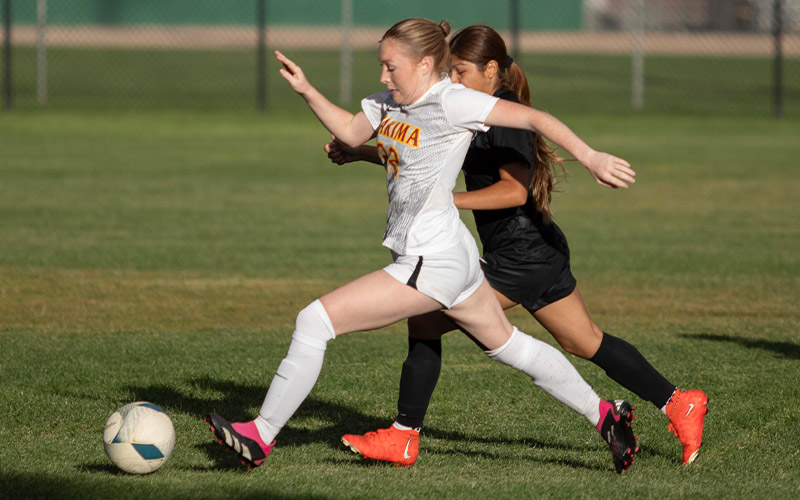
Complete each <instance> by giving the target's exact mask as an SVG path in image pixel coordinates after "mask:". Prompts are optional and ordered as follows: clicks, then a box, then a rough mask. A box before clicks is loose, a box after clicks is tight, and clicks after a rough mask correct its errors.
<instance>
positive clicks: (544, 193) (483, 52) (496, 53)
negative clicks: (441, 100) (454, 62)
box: [450, 24, 566, 222]
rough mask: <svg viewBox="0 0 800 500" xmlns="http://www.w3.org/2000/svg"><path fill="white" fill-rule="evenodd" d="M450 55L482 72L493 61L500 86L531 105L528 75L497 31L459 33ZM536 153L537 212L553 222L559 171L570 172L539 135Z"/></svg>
mask: <svg viewBox="0 0 800 500" xmlns="http://www.w3.org/2000/svg"><path fill="white" fill-rule="evenodd" d="M450 53H451V54H452V55H454V56H456V57H458V58H459V59H463V60H465V61H469V62H471V63H473V64H475V65H476V66H477V67H478V69H479V70H481V71H483V70H484V69H485V68H486V65H487V64H488V63H489V61H492V60H493V61H495V62H497V64H498V69H499V72H500V86H501V87H504V88H507V89H509V90H511V91H512V92H514V93H515V94H517V99H519V102H521V103H522V104H525V105H526V106H530V105H531V92H530V87H529V85H528V79H527V78H526V77H525V72H524V71H522V68H521V67H520V66H519V64H517V63H516V62H513V61H512V60H511V58H510V57H509V56H508V51H507V50H506V44H505V42H504V41H503V38H502V37H501V36H500V34H499V33H497V32H496V31H495V30H494V29H492V28H490V27H489V26H484V25H479V24H476V25H472V26H468V27H466V28H464V29H462V30H459V31H458V32H457V33H456V34H455V35H453V38H452V40H450ZM509 62H511V64H510V65H509V64H508V63H509ZM533 153H534V158H535V160H536V163H535V164H534V169H533V176H532V178H531V185H530V186H529V188H530V190H531V193H532V194H533V199H534V201H535V202H536V209H537V210H538V211H539V212H540V213H541V214H542V219H543V220H544V221H545V222H549V221H550V220H551V219H552V217H553V212H552V210H551V209H550V199H551V194H552V192H553V191H554V190H555V187H556V184H557V172H558V171H559V170H560V171H561V172H562V173H566V170H565V169H564V159H563V158H561V157H559V156H558V155H557V154H556V151H555V150H554V149H553V148H552V147H550V145H549V144H548V143H547V141H545V139H544V137H542V136H541V135H539V134H536V135H535V138H534V151H533Z"/></svg>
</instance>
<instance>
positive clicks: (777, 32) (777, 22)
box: [772, 0, 783, 120]
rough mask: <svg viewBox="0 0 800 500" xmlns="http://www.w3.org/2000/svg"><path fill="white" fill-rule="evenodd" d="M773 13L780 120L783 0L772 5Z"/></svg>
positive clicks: (777, 115)
mask: <svg viewBox="0 0 800 500" xmlns="http://www.w3.org/2000/svg"><path fill="white" fill-rule="evenodd" d="M772 11H773V12H772V14H773V30H772V31H773V37H774V40H775V60H774V62H773V66H774V72H775V74H774V78H775V80H774V83H773V87H774V88H773V91H774V94H773V99H774V102H773V106H774V108H773V109H774V113H775V118H776V119H778V120H780V119H781V118H782V117H783V49H782V47H781V36H782V33H783V0H775V1H774V3H773V6H772Z"/></svg>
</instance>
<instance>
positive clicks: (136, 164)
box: [0, 98, 800, 499]
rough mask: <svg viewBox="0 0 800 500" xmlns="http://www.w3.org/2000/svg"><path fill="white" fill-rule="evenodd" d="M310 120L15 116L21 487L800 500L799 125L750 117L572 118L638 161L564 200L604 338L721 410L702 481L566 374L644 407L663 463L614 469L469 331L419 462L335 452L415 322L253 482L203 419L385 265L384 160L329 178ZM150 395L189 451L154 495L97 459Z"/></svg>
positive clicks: (395, 374) (378, 393)
mask: <svg viewBox="0 0 800 500" xmlns="http://www.w3.org/2000/svg"><path fill="white" fill-rule="evenodd" d="M295 99H296V98H295ZM298 100H299V99H298ZM559 102H560V101H559ZM295 108H296V109H301V108H299V107H295ZM290 111H291V110H286V111H284V112H275V113H272V114H269V115H263V116H259V115H256V114H254V113H252V114H251V113H248V112H189V111H171V112H166V111H147V110H140V111H131V110H128V111H116V112H108V111H74V110H68V109H62V110H51V111H43V110H35V111H34V110H26V111H17V112H11V113H3V114H0V421H1V422H2V425H0V463H2V467H1V468H0V489H1V490H0V491H2V493H3V495H2V496H4V497H9V498H36V497H38V498H81V499H83V498H110V497H115V498H142V497H164V498H193V499H194V498H199V499H204V498H232V497H239V498H284V499H294V498H297V499H301V498H303V499H305V498H318V499H322V498H331V499H333V498H365V499H366V498H442V497H448V498H450V497H453V498H456V497H457V498H465V499H468V498H529V497H545V498H581V497H582V498H598V497H600V498H602V497H605V498H610V497H619V496H621V495H628V496H631V497H654V498H660V499H663V498H689V497H691V498H736V497H739V498H752V497H765V498H790V497H795V496H797V494H798V493H800V410H799V409H798V401H800V387H799V386H798V383H797V381H798V378H799V376H800V307H799V306H798V303H800V278H799V277H798V276H800V273H798V271H800V251H799V250H800V222H798V221H800V202H798V201H797V195H798V193H800V169H798V157H799V156H800V142H799V141H798V137H800V122H798V121H797V120H796V119H788V120H784V121H783V122H776V121H773V120H771V119H768V118H758V117H753V116H751V117H749V118H748V119H746V120H745V119H736V118H732V116H731V115H730V113H723V114H721V115H719V116H700V115H699V114H690V115H685V116H684V115H681V114H653V113H649V114H642V115H630V114H621V115H612V116H609V115H600V114H562V115H561V118H562V119H564V120H565V121H566V122H567V123H569V124H570V125H571V126H572V127H573V128H574V129H575V130H576V131H577V132H578V133H579V134H581V135H582V136H583V137H585V138H586V139H587V140H588V141H589V142H590V143H591V144H593V145H595V147H598V148H603V149H606V150H609V151H612V152H614V153H616V154H618V155H620V156H623V157H625V158H627V159H629V160H630V161H631V163H632V164H633V165H634V166H635V168H636V169H637V171H638V177H637V179H638V181H637V183H636V185H635V186H634V187H633V188H632V189H630V190H628V191H612V190H608V189H604V188H601V187H599V186H597V185H596V184H594V183H593V181H591V179H590V178H589V175H588V174H587V173H586V172H585V171H583V170H582V169H580V168H578V167H577V166H572V167H571V172H572V175H571V176H570V179H569V181H568V182H566V183H564V184H563V185H562V186H561V193H560V194H558V195H556V197H555V201H554V209H555V212H556V218H557V221H558V222H559V224H560V225H561V227H562V228H563V229H564V231H565V233H566V234H567V236H568V238H569V240H570V244H571V248H572V259H573V270H574V272H575V274H576V276H577V277H578V280H579V286H580V288H581V290H582V292H583V294H584V296H585V297H586V300H587V302H588V305H589V308H590V311H591V313H592V315H593V316H594V318H595V320H596V321H597V322H598V323H599V324H600V325H601V326H602V327H603V328H604V329H606V330H607V331H609V332H613V333H615V334H617V335H619V336H621V337H624V338H626V339H628V340H629V341H631V342H632V343H634V344H635V345H636V346H637V347H639V349H640V350H641V351H642V352H643V353H644V354H645V355H646V356H647V357H648V358H649V359H650V361H652V362H653V364H654V365H656V366H657V367H658V368H660V369H661V370H662V371H663V373H664V374H665V375H666V376H667V377H668V378H669V379H670V380H672V381H673V382H675V383H677V384H680V385H681V386H685V387H700V388H703V389H704V390H706V391H707V392H708V394H709V395H710V397H711V403H710V413H709V416H708V418H707V421H706V422H707V427H706V434H705V445H704V447H703V452H702V453H701V455H700V458H699V459H698V461H697V462H696V463H695V464H694V465H692V466H691V467H688V468H684V467H681V466H680V446H679V444H678V442H677V440H676V439H675V438H673V437H672V435H671V434H669V433H667V430H666V427H667V423H666V419H665V418H664V417H663V416H662V415H661V414H660V413H659V412H658V411H657V410H656V409H655V408H653V407H652V405H650V404H649V403H646V402H644V401H642V400H639V399H638V398H637V397H636V396H634V395H633V394H631V393H629V392H627V391H625V390H624V389H622V388H620V387H619V386H617V385H615V384H614V383H613V382H612V381H611V380H610V379H608V378H606V377H605V375H604V374H603V373H602V372H601V371H600V370H599V369H598V368H597V367H595V366H594V365H592V364H590V363H588V362H586V361H583V360H580V359H577V358H575V357H572V356H570V359H571V360H573V362H574V363H575V365H576V367H577V368H578V369H579V371H580V372H581V373H582V374H583V375H584V377H585V378H586V379H587V380H588V381H589V382H590V383H591V384H592V385H593V386H594V387H595V388H596V389H597V391H598V393H599V394H600V395H601V396H602V397H604V398H623V397H624V398H627V399H629V400H631V401H633V402H634V403H635V404H636V406H637V415H638V418H637V420H636V422H635V426H636V433H637V434H638V435H639V437H640V444H641V446H642V452H641V454H640V455H639V456H638V457H637V461H636V464H635V466H634V467H633V468H632V469H631V470H630V471H629V472H628V473H626V474H624V475H623V476H618V475H616V474H615V473H614V472H613V466H612V464H611V460H610V456H609V453H608V451H607V449H606V447H605V446H604V444H603V443H602V441H601V440H600V439H599V438H598V437H597V435H596V433H595V432H594V431H593V430H592V429H591V428H590V427H589V426H588V425H587V424H586V423H585V422H584V421H582V420H581V419H580V418H578V417H577V416H575V415H574V414H572V413H571V412H570V411H569V410H566V409H565V408H563V407H561V406H559V405H557V404H555V403H554V401H553V400H552V399H550V398H549V397H547V396H546V395H545V394H544V393H543V392H542V391H539V390H538V389H537V388H536V387H535V386H533V384H532V383H531V382H530V380H528V379H526V378H525V377H524V376H522V375H521V374H519V373H516V372H513V371H512V370H510V369H508V368H507V367H504V366H500V365H499V364H496V363H491V362H490V361H489V360H487V359H486V358H485V356H484V355H483V354H482V353H481V352H480V351H478V350H477V349H476V348H475V347H474V346H473V345H472V343H471V342H469V341H467V340H465V339H464V338H462V337H461V336H457V335H453V336H450V337H448V338H446V339H445V345H444V352H445V354H444V356H445V359H444V367H443V371H442V377H441V380H440V382H439V386H438V390H437V392H436V394H435V395H434V399H433V402H432V406H431V410H430V413H429V417H428V419H427V422H426V427H425V429H424V436H423V439H422V446H421V454H420V458H419V461H418V462H417V464H416V465H414V466H413V467H411V468H409V469H404V468H394V467H391V466H385V465H381V464H374V463H369V462H365V461H362V460H360V459H358V458H357V457H356V456H354V455H352V454H351V453H350V452H349V451H347V450H345V449H344V448H343V447H342V446H341V445H340V443H339V437H340V436H341V434H343V433H345V432H363V431H367V430H372V429H374V428H376V427H378V426H385V425H388V423H389V422H390V421H391V419H392V418H393V417H394V414H395V411H394V408H395V401H396V392H397V386H398V378H399V372H400V365H401V363H402V360H403V359H404V357H405V338H404V328H403V326H402V325H395V326H393V327H390V328H386V329H384V330H381V331H378V332H373V333H369V334H367V333H358V334H353V335H349V336H345V337H343V338H340V339H337V340H336V341H334V342H332V343H331V344H330V345H329V347H328V352H327V356H326V362H325V366H324V368H323V372H322V376H321V378H320V381H319V382H318V384H317V386H316V387H315V389H314V391H313V392H312V393H311V396H310V397H309V399H308V400H307V401H306V402H305V403H304V405H303V406H302V407H301V408H300V410H299V412H298V413H297V415H296V416H295V418H293V419H292V420H291V421H290V423H289V425H288V426H287V427H286V428H285V429H284V431H283V432H282V433H281V435H280V436H279V441H278V447H277V448H276V449H275V452H274V455H273V456H271V457H270V459H269V461H268V462H267V463H266V464H265V465H264V466H262V467H261V468H259V469H257V470H255V471H249V472H248V471H246V470H244V469H243V468H242V467H241V466H240V465H238V463H237V462H236V461H235V460H234V459H233V457H232V456H230V455H228V454H225V453H224V452H223V451H222V448H220V447H219V446H217V445H216V444H215V443H214V441H213V439H212V437H211V434H210V433H209V432H208V428H207V426H206V425H205V424H204V423H203V422H202V416H203V415H204V413H205V412H207V411H217V412H219V413H221V414H223V415H226V416H229V417H231V418H234V419H239V418H251V417H252V416H254V415H255V413H256V411H257V409H258V407H259V406H260V404H261V401H262V398H263V395H264V393H265V391H266V387H267V384H268V383H269V380H270V379H271V377H272V374H273V373H274V371H275V369H276V368H277V366H278V364H279V362H280V360H281V359H282V357H283V356H284V355H285V353H286V348H287V346H288V342H289V338H290V334H291V329H292V327H293V324H294V318H295V315H296V313H297V312H298V311H299V310H300V309H301V308H302V307H303V306H304V305H306V304H307V303H309V302H310V301H311V300H313V299H314V298H316V297H317V296H319V295H320V294H322V293H324V292H326V291H328V290H330V289H331V288H333V287H335V286H337V285H339V284H342V283H344V282H345V281H347V280H349V279H351V278H354V277H357V276H359V275H361V274H363V273H365V272H368V271H371V270H374V269H376V268H379V267H381V266H383V265H385V264H386V263H387V262H388V260H389V254H388V251H386V250H385V249H382V248H381V247H380V237H381V234H382V231H383V224H384V217H385V205H386V201H385V196H386V195H385V187H384V182H383V174H382V173H381V171H380V169H379V168H376V167H374V166H361V165H353V166H347V167H335V166H332V165H330V164H328V162H327V160H326V159H325V157H324V155H323V154H322V153H321V149H320V148H321V145H322V144H323V143H324V142H325V140H326V138H327V134H326V133H325V132H324V131H323V130H322V129H321V127H320V126H319V125H318V124H317V123H316V122H315V121H314V120H313V119H312V118H311V117H310V113H308V112H306V111H302V112H301V113H299V114H298V113H294V112H290ZM464 217H465V219H466V220H470V216H469V214H464ZM509 314H510V317H511V318H512V320H513V322H514V323H515V324H517V325H518V326H519V327H520V328H522V329H523V330H525V331H527V332H529V333H531V334H534V335H536V336H537V337H539V338H541V339H543V340H545V341H547V342H550V343H553V341H552V339H551V338H550V337H549V336H547V335H546V333H545V332H544V331H543V330H542V329H541V327H539V326H538V325H537V324H535V322H534V321H533V320H532V319H531V318H530V317H529V316H528V315H526V314H524V313H523V312H520V311H511V312H510V313H509ZM135 400H149V401H152V402H154V403H156V404H158V405H160V406H161V407H163V408H164V409H165V410H166V411H167V412H169V414H170V415H171V416H172V418H173V420H174V422H175V426H176V430H177V434H178V442H177V445H176V449H175V453H174V455H173V457H172V459H171V461H170V462H169V463H168V464H167V465H166V466H165V467H164V468H163V469H161V470H160V471H158V472H157V473H155V474H152V475H148V476H141V477H139V476H130V475H125V474H123V473H120V472H118V471H116V469H115V468H114V467H113V466H112V465H111V464H110V463H109V462H108V461H107V459H106V457H105V455H104V453H103V445H102V429H103V424H104V422H105V420H106V418H107V417H108V416H109V415H110V413H111V412H112V411H113V410H114V409H115V408H117V407H118V406H120V405H122V404H124V403H128V402H131V401H135Z"/></svg>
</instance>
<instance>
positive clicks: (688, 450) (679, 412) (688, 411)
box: [666, 389, 708, 464]
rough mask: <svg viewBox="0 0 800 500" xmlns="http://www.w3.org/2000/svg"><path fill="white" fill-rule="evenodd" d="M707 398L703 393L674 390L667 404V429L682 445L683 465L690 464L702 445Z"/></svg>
mask: <svg viewBox="0 0 800 500" xmlns="http://www.w3.org/2000/svg"><path fill="white" fill-rule="evenodd" d="M707 405H708V396H706V393H705V392H703V391H698V390H692V391H686V390H680V389H675V392H674V393H672V397H671V398H670V400H669V402H668V403H667V408H666V409H667V418H669V428H668V430H670V431H672V433H673V434H675V436H677V438H678V439H680V441H681V445H683V463H684V464H690V463H692V462H694V460H695V459H696V458H697V454H698V453H700V447H701V446H702V445H703V423H704V422H705V419H706V413H708V408H707Z"/></svg>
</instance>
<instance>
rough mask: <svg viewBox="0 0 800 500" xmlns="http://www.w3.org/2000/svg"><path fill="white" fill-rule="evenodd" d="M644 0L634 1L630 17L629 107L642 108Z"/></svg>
mask: <svg viewBox="0 0 800 500" xmlns="http://www.w3.org/2000/svg"><path fill="white" fill-rule="evenodd" d="M645 8H646V5H645V0H636V1H635V2H634V5H633V9H632V12H631V14H630V16H631V18H632V19H631V35H632V40H631V106H632V107H633V109H642V108H643V107H644V28H645Z"/></svg>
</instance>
